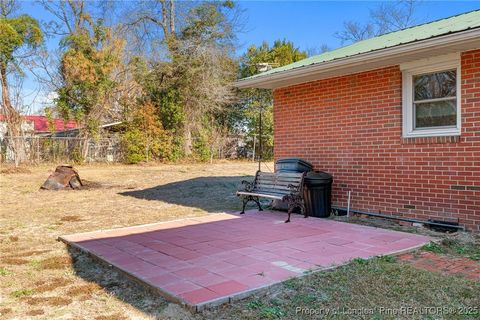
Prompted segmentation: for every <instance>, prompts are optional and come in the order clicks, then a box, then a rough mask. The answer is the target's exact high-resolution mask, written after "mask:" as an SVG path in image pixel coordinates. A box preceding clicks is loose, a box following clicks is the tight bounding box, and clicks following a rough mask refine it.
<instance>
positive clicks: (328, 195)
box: [304, 171, 333, 218]
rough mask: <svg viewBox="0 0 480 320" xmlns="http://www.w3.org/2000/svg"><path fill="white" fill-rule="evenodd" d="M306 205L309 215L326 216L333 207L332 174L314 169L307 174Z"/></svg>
mask: <svg viewBox="0 0 480 320" xmlns="http://www.w3.org/2000/svg"><path fill="white" fill-rule="evenodd" d="M304 182H305V188H304V192H305V195H304V196H305V207H306V209H307V212H308V215H309V216H312V217H319V218H326V217H328V216H330V211H331V209H332V183H333V177H332V175H331V174H329V173H327V172H323V171H312V172H309V173H307V175H306V176H305V180H304Z"/></svg>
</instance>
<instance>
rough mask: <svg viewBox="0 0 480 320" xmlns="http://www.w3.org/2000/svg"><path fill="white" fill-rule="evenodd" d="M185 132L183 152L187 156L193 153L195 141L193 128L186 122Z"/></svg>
mask: <svg viewBox="0 0 480 320" xmlns="http://www.w3.org/2000/svg"><path fill="white" fill-rule="evenodd" d="M183 130H184V132H183V134H184V140H185V141H184V142H183V153H184V155H185V156H187V157H188V156H190V155H191V154H192V149H193V141H192V128H191V126H190V125H189V124H188V122H187V123H185V127H184V128H183Z"/></svg>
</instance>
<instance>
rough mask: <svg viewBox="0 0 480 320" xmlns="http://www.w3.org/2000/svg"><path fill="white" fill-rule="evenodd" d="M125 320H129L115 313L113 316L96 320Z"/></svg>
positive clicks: (99, 317)
mask: <svg viewBox="0 0 480 320" xmlns="http://www.w3.org/2000/svg"><path fill="white" fill-rule="evenodd" d="M124 319H128V318H127V317H125V316H124V315H123V314H121V313H114V314H111V315H106V316H98V317H95V320H124Z"/></svg>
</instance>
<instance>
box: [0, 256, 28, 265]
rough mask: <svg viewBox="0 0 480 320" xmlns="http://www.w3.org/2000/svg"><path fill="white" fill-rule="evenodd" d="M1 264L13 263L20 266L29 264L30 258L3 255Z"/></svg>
mask: <svg viewBox="0 0 480 320" xmlns="http://www.w3.org/2000/svg"><path fill="white" fill-rule="evenodd" d="M0 263H1V264H7V265H12V266H19V265H22V264H27V263H28V260H26V259H22V258H16V257H12V256H6V257H2V260H0Z"/></svg>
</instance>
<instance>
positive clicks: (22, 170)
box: [0, 167, 32, 174]
mask: <svg viewBox="0 0 480 320" xmlns="http://www.w3.org/2000/svg"><path fill="white" fill-rule="evenodd" d="M0 173H2V174H18V173H32V171H30V170H29V169H27V168H23V167H11V168H6V169H2V170H0Z"/></svg>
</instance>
